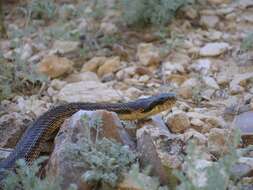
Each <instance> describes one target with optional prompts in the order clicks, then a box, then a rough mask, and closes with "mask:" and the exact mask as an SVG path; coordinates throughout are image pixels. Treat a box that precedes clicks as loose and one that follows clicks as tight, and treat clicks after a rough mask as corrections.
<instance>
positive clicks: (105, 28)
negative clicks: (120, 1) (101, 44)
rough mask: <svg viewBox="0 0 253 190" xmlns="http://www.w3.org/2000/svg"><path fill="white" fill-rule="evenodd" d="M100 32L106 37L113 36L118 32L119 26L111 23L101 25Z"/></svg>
mask: <svg viewBox="0 0 253 190" xmlns="http://www.w3.org/2000/svg"><path fill="white" fill-rule="evenodd" d="M100 30H101V31H102V32H103V34H106V35H113V34H116V33H117V32H118V28H117V26H116V25H115V24H113V23H111V22H103V23H101V26H100Z"/></svg>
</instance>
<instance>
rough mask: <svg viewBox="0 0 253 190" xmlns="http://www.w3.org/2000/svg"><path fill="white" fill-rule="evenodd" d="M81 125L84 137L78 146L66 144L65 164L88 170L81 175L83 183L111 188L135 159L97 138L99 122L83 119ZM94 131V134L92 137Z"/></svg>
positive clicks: (120, 147)
mask: <svg viewBox="0 0 253 190" xmlns="http://www.w3.org/2000/svg"><path fill="white" fill-rule="evenodd" d="M82 121H83V125H84V127H85V128H86V129H87V136H86V138H83V139H82V142H79V143H78V144H74V143H71V144H68V146H67V147H66V148H65V150H64V151H65V153H66V154H64V155H65V156H66V160H72V161H73V160H74V164H75V165H78V166H82V167H85V168H87V170H86V171H84V173H83V175H82V178H83V180H84V181H86V182H88V183H91V184H100V185H101V186H109V187H111V188H113V187H115V186H116V184H117V182H118V181H119V180H120V179H121V177H122V173H123V171H127V170H128V169H129V168H130V166H131V164H132V163H134V161H135V159H136V155H135V154H134V153H133V152H131V151H130V150H129V149H128V147H126V146H122V145H120V144H118V143H117V142H115V141H113V140H109V139H106V138H102V139H100V138H98V134H99V131H100V130H101V129H100V128H101V119H100V118H96V119H93V120H92V119H91V118H90V117H89V116H88V115H84V116H83V118H82ZM93 130H96V133H95V137H94V136H93V135H94V134H93V133H92V131H93Z"/></svg>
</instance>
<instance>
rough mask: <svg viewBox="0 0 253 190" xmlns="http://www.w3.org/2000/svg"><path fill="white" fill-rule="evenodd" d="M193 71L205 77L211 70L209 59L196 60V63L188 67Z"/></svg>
mask: <svg viewBox="0 0 253 190" xmlns="http://www.w3.org/2000/svg"><path fill="white" fill-rule="evenodd" d="M190 68H191V69H193V70H194V71H197V72H200V73H202V74H204V75H206V74H207V73H208V72H209V70H210V68H211V61H210V59H198V60H197V61H196V63H193V64H192V65H191V67H190Z"/></svg>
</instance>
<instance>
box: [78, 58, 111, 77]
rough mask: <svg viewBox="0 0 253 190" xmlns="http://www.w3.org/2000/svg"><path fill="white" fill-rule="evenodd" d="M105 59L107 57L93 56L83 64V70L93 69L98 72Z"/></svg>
mask: <svg viewBox="0 0 253 190" xmlns="http://www.w3.org/2000/svg"><path fill="white" fill-rule="evenodd" d="M105 61H106V57H93V58H92V59H90V60H89V61H88V62H86V63H85V64H84V65H83V67H82V69H81V71H82V72H85V71H91V72H95V73H96V72H97V69H98V68H99V66H101V65H103V64H104V63H105Z"/></svg>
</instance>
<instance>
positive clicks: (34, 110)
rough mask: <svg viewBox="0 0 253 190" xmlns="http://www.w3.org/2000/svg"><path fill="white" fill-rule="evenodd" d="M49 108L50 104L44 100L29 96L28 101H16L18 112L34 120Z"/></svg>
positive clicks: (21, 98) (19, 99)
mask: <svg viewBox="0 0 253 190" xmlns="http://www.w3.org/2000/svg"><path fill="white" fill-rule="evenodd" d="M50 106H51V103H48V102H47V101H45V100H39V99H37V97H36V96H31V97H29V99H24V98H23V97H20V98H18V99H17V108H18V110H20V112H21V113H23V114H24V115H32V116H34V118H37V117H39V116H40V115H41V114H42V113H44V112H46V111H47V110H48V109H49V108H50Z"/></svg>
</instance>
